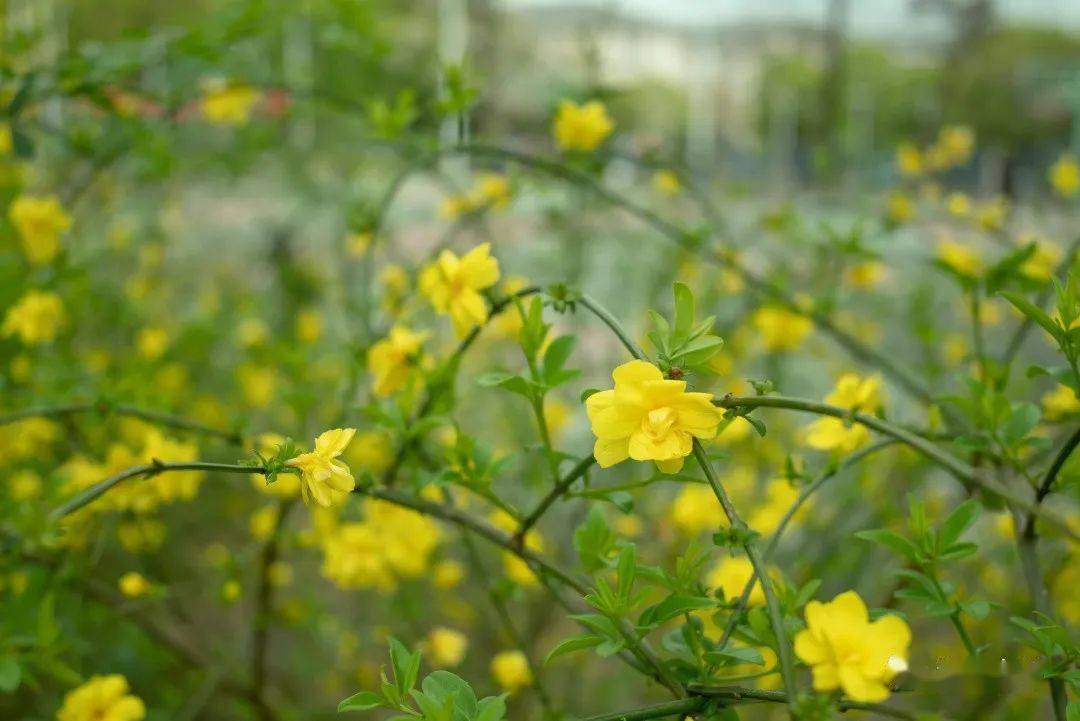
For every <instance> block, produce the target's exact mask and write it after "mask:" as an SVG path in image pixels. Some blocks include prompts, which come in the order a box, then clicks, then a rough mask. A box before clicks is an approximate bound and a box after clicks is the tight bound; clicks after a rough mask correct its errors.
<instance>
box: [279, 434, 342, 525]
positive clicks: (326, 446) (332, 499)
mask: <svg viewBox="0 0 1080 721" xmlns="http://www.w3.org/2000/svg"><path fill="white" fill-rule="evenodd" d="M355 433H356V429H355V428H335V429H333V430H329V431H326V432H324V433H322V434H321V435H320V436H319V437H318V438H316V439H315V450H314V451H312V452H311V453H301V454H300V455H299V456H297V457H296V458H293V459H291V460H289V461H286V465H288V466H292V467H293V468H299V469H300V491H301V494H302V495H303V498H304V503H306V504H308V505H311V504H312V503H316V504H318V505H320V506H322V507H324V508H329V507H330V506H336V505H340V504H341V503H344V502H345V499H346V498H347V497H348V495H349V493H351V492H352V489H353V487H354V485H355V483H354V481H353V477H352V473H350V472H349V467H348V466H346V465H345V464H344V463H342V462H341V461H339V460H337V457H338V456H340V455H341V453H342V452H343V451H344V450H345V448H346V447H347V446H348V445H349V441H351V440H352V437H353V435H354V434H355Z"/></svg>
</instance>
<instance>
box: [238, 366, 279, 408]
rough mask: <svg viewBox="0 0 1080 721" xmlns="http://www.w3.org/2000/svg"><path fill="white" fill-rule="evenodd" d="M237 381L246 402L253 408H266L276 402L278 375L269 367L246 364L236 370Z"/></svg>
mask: <svg viewBox="0 0 1080 721" xmlns="http://www.w3.org/2000/svg"><path fill="white" fill-rule="evenodd" d="M236 380H237V381H238V382H239V383H240V393H241V395H243V397H244V402H245V403H247V404H248V405H249V406H251V407H253V408H266V407H267V406H268V405H270V404H271V403H272V402H273V400H274V391H275V389H276V387H277V373H275V372H274V369H273V368H270V367H269V366H257V365H253V364H251V363H245V364H244V365H242V366H240V367H239V368H237V369H236Z"/></svg>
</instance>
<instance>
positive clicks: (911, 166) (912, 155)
mask: <svg viewBox="0 0 1080 721" xmlns="http://www.w3.org/2000/svg"><path fill="white" fill-rule="evenodd" d="M896 169H897V170H899V171H900V175H902V176H904V177H905V178H915V177H918V176H920V175H922V173H923V156H922V152H920V151H919V148H918V147H917V146H916V145H915V143H901V144H900V145H899V146H897V148H896Z"/></svg>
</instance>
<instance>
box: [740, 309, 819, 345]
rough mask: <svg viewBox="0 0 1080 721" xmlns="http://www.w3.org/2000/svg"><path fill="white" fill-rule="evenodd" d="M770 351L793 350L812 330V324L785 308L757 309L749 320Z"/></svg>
mask: <svg viewBox="0 0 1080 721" xmlns="http://www.w3.org/2000/svg"><path fill="white" fill-rule="evenodd" d="M750 322H751V323H752V324H753V326H754V329H755V330H756V331H757V332H758V335H760V336H761V340H762V342H763V343H764V344H765V348H766V349H767V350H770V351H789V350H795V349H796V348H798V347H799V346H800V345H802V342H803V340H804V339H805V338H806V336H807V335H809V334H810V331H811V330H813V328H814V322H813V321H812V320H810V319H809V318H807V317H806V316H804V315H802V314H801V313H796V312H794V311H791V310H788V309H787V308H780V307H767V308H758V309H757V311H755V312H754V315H753V317H752V318H751V319H750Z"/></svg>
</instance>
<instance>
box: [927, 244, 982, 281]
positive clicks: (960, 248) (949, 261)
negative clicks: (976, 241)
mask: <svg viewBox="0 0 1080 721" xmlns="http://www.w3.org/2000/svg"><path fill="white" fill-rule="evenodd" d="M937 256H938V260H940V261H941V262H942V263H944V264H945V265H947V266H949V267H950V268H952V269H953V270H954V271H956V272H957V273H959V274H960V275H964V276H967V277H969V278H975V277H977V276H978V275H979V274H980V273H982V271H983V267H984V265H983V259H982V256H980V255H979V253H978V252H977V251H976V250H975V249H974V248H972V247H971V246H970V245H965V244H964V243H958V242H956V241H955V240H952V239H950V238H943V239H942V240H941V242H940V243H938V249H937Z"/></svg>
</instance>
